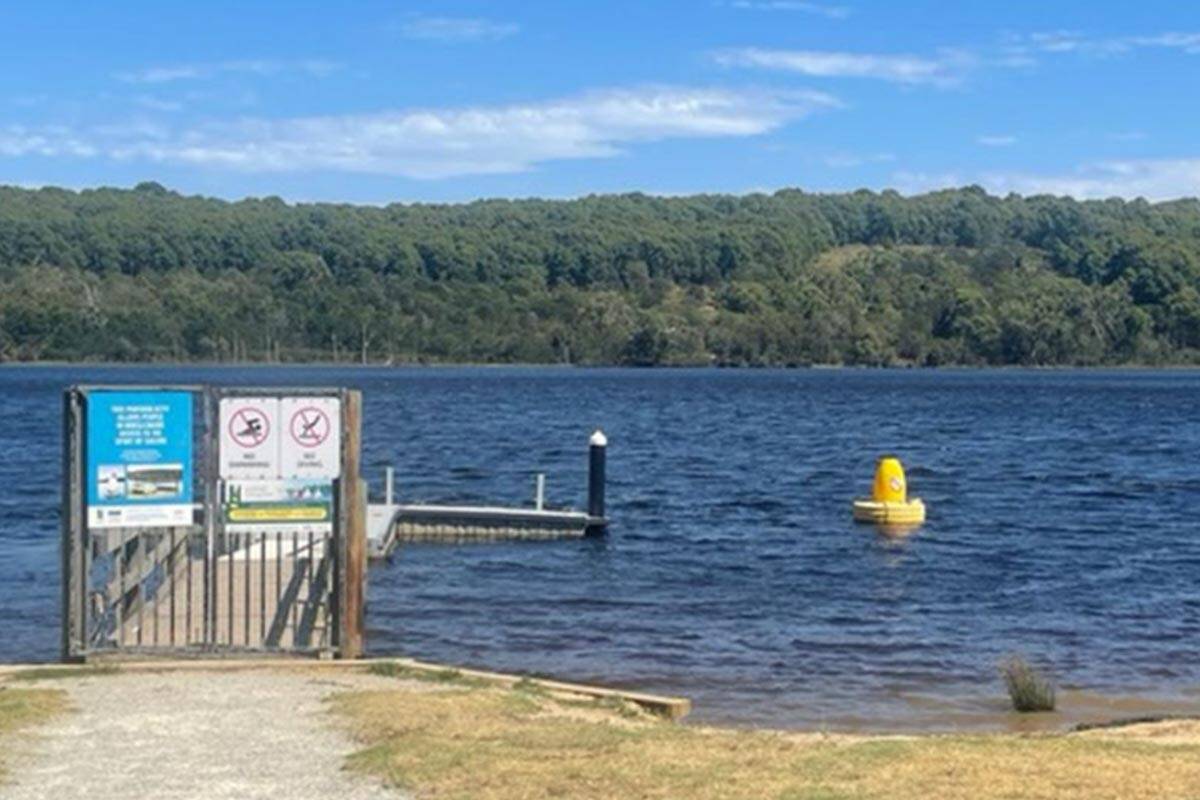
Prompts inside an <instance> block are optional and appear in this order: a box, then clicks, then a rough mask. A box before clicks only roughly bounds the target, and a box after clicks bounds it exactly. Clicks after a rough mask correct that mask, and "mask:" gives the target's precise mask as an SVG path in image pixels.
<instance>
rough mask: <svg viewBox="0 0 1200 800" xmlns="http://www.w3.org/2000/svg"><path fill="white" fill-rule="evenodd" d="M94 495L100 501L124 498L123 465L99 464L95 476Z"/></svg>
mask: <svg viewBox="0 0 1200 800" xmlns="http://www.w3.org/2000/svg"><path fill="white" fill-rule="evenodd" d="M96 482H97V487H96V494H97V496H98V497H99V498H100V499H101V500H115V499H117V498H120V497H124V496H125V465H124V464H101V465H100V467H99V468H98V469H97V475H96Z"/></svg>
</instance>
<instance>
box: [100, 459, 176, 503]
mask: <svg viewBox="0 0 1200 800" xmlns="http://www.w3.org/2000/svg"><path fill="white" fill-rule="evenodd" d="M96 472H97V474H96V480H97V484H98V485H97V488H96V493H97V495H98V496H99V498H100V499H101V500H117V499H125V500H169V499H176V498H181V497H182V496H183V465H182V464H101V465H100V466H99V468H98V469H97V471H96Z"/></svg>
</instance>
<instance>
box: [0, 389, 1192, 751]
mask: <svg viewBox="0 0 1200 800" xmlns="http://www.w3.org/2000/svg"><path fill="white" fill-rule="evenodd" d="M74 382H103V383H121V382H161V383H196V382H210V383H217V384H229V385H234V384H246V383H253V384H259V385H287V384H292V385H313V384H330V385H333V384H338V385H346V386H350V387H354V388H360V389H362V390H363V391H364V393H365V405H366V414H365V421H364V428H365V436H364V438H365V443H364V447H365V455H364V460H365V463H364V469H365V471H366V472H367V474H368V475H370V476H371V477H372V478H373V479H374V480H375V481H376V488H377V489H378V486H379V477H380V473H382V469H383V467H384V466H385V465H388V464H391V465H394V466H395V467H396V469H397V481H398V483H399V485H400V486H399V493H400V497H401V498H402V499H403V500H406V501H407V500H424V501H455V502H459V501H461V502H472V501H484V502H497V501H500V502H506V503H508V502H512V503H516V502H520V503H528V502H530V498H531V496H532V487H533V475H534V473H536V472H537V471H543V472H545V473H547V475H548V476H549V488H548V499H549V500H550V502H552V503H555V504H562V505H576V506H580V505H582V503H583V500H584V493H585V483H586V443H587V438H588V435H589V434H590V433H591V431H592V429H593V428H595V427H597V426H599V427H602V428H603V429H604V430H605V432H606V433H607V434H608V437H609V441H610V446H609V488H608V492H609V514H610V516H611V518H612V520H613V525H612V528H611V531H610V533H609V535H608V537H606V538H603V539H595V540H584V541H562V542H550V543H536V544H534V543H509V544H504V543H501V544H487V545H465V546H438V545H420V546H415V545H414V546H407V547H405V548H404V549H403V550H402V551H400V552H399V553H398V554H397V556H396V558H395V559H394V561H393V562H392V563H391V564H390V565H389V566H386V567H381V568H374V569H372V571H371V575H370V592H369V609H368V623H369V646H370V648H371V650H372V651H374V652H375V653H403V654H406V655H411V656H415V657H419V658H424V659H430V660H435V661H442V662H448V663H456V664H463V665H475V666H482V667H489V668H495V669H501V670H514V671H526V672H533V673H546V674H550V675H555V676H560V677H563V678H568V679H576V680H584V681H587V680H595V681H599V682H602V683H608V684H614V685H622V686H631V687H639V688H642V689H646V690H656V691H663V692H669V693H678V694H683V695H687V696H689V697H691V698H692V699H693V700H694V701H695V704H696V712H695V716H696V717H697V718H698V719H701V720H715V721H722V722H734V723H746V724H767V725H782V726H797V727H822V726H827V727H834V728H836V727H854V726H856V725H859V724H864V723H865V724H871V725H874V726H877V727H880V726H881V727H901V728H902V727H908V726H912V725H919V726H928V725H932V726H935V727H936V726H938V725H939V724H941V725H945V726H950V727H954V726H959V725H962V726H970V725H972V724H974V723H977V722H979V721H980V720H987V719H990V717H989V716H988V715H991V714H993V713H994V712H995V711H997V710H998V709H1000V708H1002V706H1003V703H1002V702H1001V698H1002V694H1003V692H1002V687H1001V686H1000V683H999V681H998V678H997V673H996V664H997V662H998V661H999V660H1000V659H1001V658H1003V657H1004V656H1006V655H1007V654H1010V653H1014V652H1019V653H1024V654H1026V655H1028V656H1029V657H1030V658H1031V659H1032V660H1034V661H1036V662H1037V663H1039V664H1042V665H1044V666H1045V667H1046V668H1047V669H1049V670H1050V671H1051V672H1052V673H1053V675H1054V676H1055V677H1056V679H1057V680H1058V681H1059V682H1060V684H1061V685H1062V686H1064V687H1067V688H1068V689H1070V690H1072V691H1071V692H1069V693H1068V695H1067V697H1068V698H1079V702H1080V703H1085V702H1092V703H1093V704H1095V703H1101V704H1104V703H1110V704H1111V705H1112V708H1129V709H1136V708H1141V707H1142V706H1139V705H1138V704H1137V703H1135V702H1132V701H1127V700H1123V699H1115V700H1114V699H1112V698H1128V697H1129V696H1138V697H1140V698H1143V699H1145V698H1149V699H1156V700H1161V701H1162V702H1164V703H1167V704H1179V703H1184V704H1187V703H1192V704H1195V703H1200V691H1198V688H1197V687H1198V686H1200V468H1198V466H1197V454H1198V453H1200V372H1136V371H1113V372H1093V371H859V370H837V371H833V370H828V371H826V370H802V371H717V370H678V371H676V370H658V371H637V370H617V369H611V370H610V369H600V370H574V369H571V370H568V369H553V368H503V369H500V368H497V369H492V368H446V369H441V368H436V369H378V368H364V369H354V368H254V369H250V368H189V367H178V368H176V367H169V368H153V367H137V368H125V367H38V368H5V369H0V415H2V417H0V418H2V419H3V420H4V430H3V433H0V443H2V453H3V458H2V459H0V522H2V525H0V603H2V608H3V609H4V617H3V618H4V620H5V623H6V624H5V631H4V635H3V636H2V637H0V660H3V661H16V660H30V659H38V660H52V659H54V658H55V657H56V656H57V637H58V580H59V575H58V555H57V553H58V532H57V524H58V522H57V520H58V481H59V474H60V450H59V448H60V442H59V425H60V413H59V402H60V392H61V389H62V388H63V387H64V386H65V385H67V384H69V383H74ZM883 452H896V453H898V454H899V455H900V456H901V457H902V458H903V460H904V462H905V464H906V465H907V467H908V473H909V484H910V488H911V493H913V494H915V495H919V496H921V497H923V498H924V499H925V501H926V503H927V504H928V506H929V520H928V523H927V524H926V525H925V526H924V527H923V528H922V529H921V530H919V531H918V532H916V533H914V534H913V535H911V536H908V537H906V538H903V539H894V538H887V537H883V536H880V535H878V534H877V533H876V532H874V530H873V529H872V528H870V527H863V526H859V525H855V524H854V523H852V522H851V519H850V501H851V499H852V498H853V497H854V496H856V495H863V494H867V493H869V489H870V482H871V476H872V471H873V466H874V460H875V457H876V456H877V455H878V454H880V453H883ZM1089 698H1090V700H1089ZM1139 702H1140V701H1139ZM1123 704H1124V705H1123ZM1170 707H1174V706H1170Z"/></svg>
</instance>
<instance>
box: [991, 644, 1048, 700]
mask: <svg viewBox="0 0 1200 800" xmlns="http://www.w3.org/2000/svg"><path fill="white" fill-rule="evenodd" d="M1000 674H1001V675H1002V676H1003V677H1004V685H1005V687H1007V689H1008V696H1009V698H1010V699H1011V700H1012V705H1013V710H1015V711H1020V712H1022V713H1026V712H1031V711H1053V710H1054V704H1055V696H1054V685H1053V684H1052V683H1050V681H1049V680H1047V679H1046V678H1043V677H1042V676H1041V675H1040V674H1038V671H1037V670H1036V669H1034V668H1033V667H1032V666H1031V665H1030V664H1029V662H1027V661H1026V660H1025V659H1023V658H1021V657H1020V656H1012V657H1011V658H1009V659H1008V660H1006V661H1004V662H1003V663H1002V664H1001V665H1000Z"/></svg>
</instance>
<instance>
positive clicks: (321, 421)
mask: <svg viewBox="0 0 1200 800" xmlns="http://www.w3.org/2000/svg"><path fill="white" fill-rule="evenodd" d="M331 428H332V426H331V425H330V424H329V416H328V415H327V414H326V413H325V412H324V411H323V410H321V409H319V408H313V407H311V406H309V407H307V408H301V409H299V410H298V411H297V412H296V413H295V414H293V415H292V422H291V431H292V438H293V439H294V440H295V441H296V444H298V445H300V446H301V447H319V446H321V444H323V443H324V442H325V440H326V439H328V438H329V431H330V430H331Z"/></svg>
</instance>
